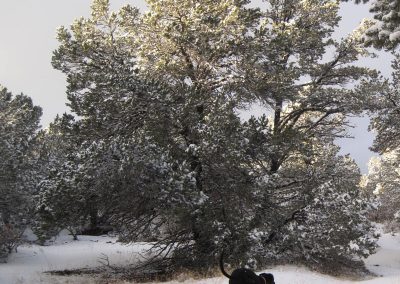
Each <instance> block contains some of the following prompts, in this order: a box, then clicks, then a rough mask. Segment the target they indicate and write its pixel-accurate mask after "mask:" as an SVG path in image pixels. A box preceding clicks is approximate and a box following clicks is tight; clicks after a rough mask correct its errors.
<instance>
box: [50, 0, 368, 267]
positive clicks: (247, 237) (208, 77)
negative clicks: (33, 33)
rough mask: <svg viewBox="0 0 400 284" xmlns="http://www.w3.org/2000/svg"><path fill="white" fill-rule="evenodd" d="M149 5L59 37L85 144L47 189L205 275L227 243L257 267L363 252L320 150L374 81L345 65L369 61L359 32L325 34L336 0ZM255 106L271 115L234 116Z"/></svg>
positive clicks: (349, 168)
mask: <svg viewBox="0 0 400 284" xmlns="http://www.w3.org/2000/svg"><path fill="white" fill-rule="evenodd" d="M148 3H149V11H148V12H147V13H145V14H144V15H139V13H138V11H137V10H136V9H134V8H131V7H130V6H126V7H124V8H122V9H121V10H120V11H119V12H118V13H111V12H110V11H109V5H108V1H106V0H96V1H94V2H93V5H92V16H91V18H89V19H83V18H82V19H79V20H78V21H76V22H75V23H74V24H73V25H72V26H71V29H70V30H68V29H66V28H61V29H60V30H59V34H58V38H59V41H60V47H59V48H58V49H57V50H56V51H55V53H54V57H53V65H54V67H55V68H56V69H59V70H61V71H62V72H64V73H65V74H66V75H67V78H68V98H69V101H70V104H69V105H70V107H71V110H72V112H73V113H75V114H76V115H78V116H79V117H80V119H79V120H77V122H76V126H77V128H78V129H79V135H78V136H79V138H78V140H79V141H81V142H80V147H79V149H77V150H76V151H74V152H73V153H72V154H71V157H72V160H71V161H73V163H72V164H65V165H66V166H67V165H68V166H69V168H67V167H64V168H65V171H62V172H61V173H60V174H59V175H58V177H59V178H56V179H55V180H54V181H55V182H51V183H50V186H49V187H48V188H49V189H50V190H49V194H48V196H52V194H53V193H54V196H57V194H64V192H66V196H67V197H68V196H72V197H73V198H72V199H71V200H69V201H68V202H66V203H65V204H69V203H70V202H72V200H73V199H74V198H76V197H75V196H74V194H76V196H78V197H79V200H90V199H91V198H92V197H93V200H95V201H94V203H95V204H96V205H97V206H99V207H98V208H97V211H98V212H100V211H104V212H108V214H109V217H110V220H112V222H113V224H114V225H115V226H116V227H117V228H118V229H119V230H120V233H121V236H122V238H123V239H124V240H125V241H136V240H138V239H140V238H143V237H145V238H150V239H152V240H155V241H156V242H155V249H157V252H158V253H159V254H158V255H159V256H162V259H161V260H162V261H165V263H166V264H167V265H169V268H182V267H186V268H195V269H207V268H209V267H211V266H212V265H213V261H214V259H215V255H216V254H218V253H219V252H220V251H221V249H222V248H223V247H225V249H226V250H229V251H230V254H231V255H230V258H229V259H230V260H232V261H236V262H237V263H238V262H241V261H243V264H249V265H253V266H256V265H263V264H265V263H267V262H268V261H270V260H271V255H270V254H267V253H266V251H271V252H274V255H275V257H274V258H273V260H279V261H288V260H289V259H295V260H297V261H302V262H304V263H309V262H308V261H309V260H310V259H314V260H316V261H317V262H318V263H319V264H321V265H322V264H323V263H324V262H325V263H327V262H328V263H332V262H334V261H335V259H336V260H337V259H340V258H341V259H342V260H344V259H345V260H346V261H347V262H346V263H348V262H351V260H352V258H353V257H356V256H363V255H366V254H367V253H369V252H371V251H372V250H373V247H374V243H373V236H372V231H371V228H370V224H369V223H368V221H367V220H366V219H365V218H362V213H364V210H365V202H364V201H362V200H361V201H360V200H359V199H358V193H357V188H358V187H357V181H358V179H359V174H358V172H357V171H356V170H355V168H354V164H353V163H351V162H349V161H348V160H347V159H345V158H336V157H335V155H336V154H337V151H336V150H335V148H334V147H332V146H326V148H324V147H323V146H321V145H324V144H327V145H331V144H332V141H333V140H334V138H336V137H341V136H345V131H344V129H345V128H344V127H345V125H346V124H347V121H346V118H347V116H348V115H354V114H359V113H361V112H362V111H363V110H365V108H366V105H365V103H364V102H365V101H366V100H367V99H368V98H369V95H370V93H371V92H373V91H374V89H373V88H372V84H369V83H367V81H370V80H372V83H374V82H375V81H374V80H373V79H375V77H376V72H375V71H373V70H370V69H367V68H361V67H356V66H353V65H352V64H353V63H354V62H355V61H356V60H357V59H358V58H359V57H360V56H363V55H368V52H367V51H366V50H365V49H364V48H363V47H362V46H361V44H360V43H361V41H360V34H362V32H363V30H362V29H360V30H358V31H356V32H355V33H354V34H352V35H350V36H349V37H348V38H347V39H345V40H343V41H341V42H335V41H334V40H333V39H332V38H331V35H332V33H333V31H334V28H335V27H336V26H337V23H338V21H339V17H338V15H337V11H338V8H339V4H338V2H337V1H328V0H326V1H313V0H309V1H268V3H267V4H265V5H266V9H265V11H264V12H261V11H260V10H258V9H248V8H247V7H246V4H247V1H230V0H220V1H217V2H215V1H207V0H204V1H200V2H199V1H184V2H180V3H178V2H177V1H172V0H162V1H161V0H160V1H148ZM328 49H333V50H334V51H335V52H334V55H333V56H332V57H331V58H329V56H328V52H327V50H328ZM150 79H151V80H150ZM254 102H261V104H262V105H263V106H264V107H265V108H266V109H269V110H270V111H268V112H267V111H266V115H265V116H264V117H262V118H260V119H255V118H252V119H251V120H249V121H247V122H245V123H243V122H241V121H240V119H239V117H238V114H237V109H238V108H240V107H241V106H242V105H243V104H244V103H249V104H252V103H254ZM324 155H327V156H328V159H326V160H324V159H323V158H322V157H324ZM335 163H337V164H339V168H337V169H336V168H334V167H333V165H334V164H335ZM69 173H72V174H71V176H70V175H69ZM335 175H337V176H338V178H336V179H335V178H334V177H333V176H335ZM64 182H67V183H66V184H67V185H66V186H64V184H65V183H64ZM64 188H65V190H64ZM59 189H62V190H61V191H59ZM58 191H59V192H60V193H58ZM67 191H68V192H67ZM82 196H84V197H83V198H81V197H82ZM321 196H324V199H325V200H326V203H321V202H320V200H322V198H321ZM337 197H341V199H340V200H339V201H337V200H336V198H337ZM342 197H343V198H342ZM51 203H52V202H51ZM85 204H86V203H85ZM133 205H134V206H133ZM82 206H87V205H83V204H82ZM89 207H90V206H89ZM132 207H133V208H132ZM339 207H340V208H343V209H344V212H343V214H341V215H340V216H338V215H337V208H339ZM322 213H323V216H324V219H323V222H322V223H320V222H317V221H316V216H318V214H322ZM83 215H84V214H83V213H82V214H81V216H83ZM336 217H337V218H336ZM75 220H78V219H77V218H75ZM346 222H347V223H348V222H353V223H354V224H357V225H355V226H354V227H355V228H353V227H349V226H348V225H346V224H347V223H346ZM302 224H307V225H308V226H309V228H308V229H310V231H306V230H307V229H306V228H304V227H302ZM330 226H332V227H334V228H335V229H337V230H336V231H331V232H330V233H329V234H328V236H329V239H328V240H327V238H325V236H324V235H323V234H321V230H325V229H326V228H328V227H330ZM335 232H338V234H340V235H341V236H342V235H346V233H347V234H348V235H347V237H346V238H344V237H343V238H340V239H339V238H336V237H335ZM305 236H307V237H308V239H306V237H305ZM309 239H313V240H315V241H316V243H318V245H317V246H316V247H315V249H314V250H313V249H312V248H310V247H309V245H310V244H309V243H307V242H308V240H309ZM325 244H326V247H325ZM335 253H336V254H335ZM335 255H336V256H338V257H337V258H335ZM238 264H239V263H238Z"/></svg>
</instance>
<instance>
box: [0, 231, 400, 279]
mask: <svg viewBox="0 0 400 284" xmlns="http://www.w3.org/2000/svg"><path fill="white" fill-rule="evenodd" d="M79 239H80V240H79V241H72V240H71V238H70V237H69V236H63V237H59V238H58V239H57V241H56V242H55V243H54V244H53V245H51V246H44V247H41V246H37V245H30V246H27V245H26V246H21V247H19V249H18V253H15V254H12V255H11V256H10V258H9V261H8V263H4V264H0V284H36V283H43V284H67V283H68V284H83V283H85V284H95V283H115V282H108V281H107V280H106V279H97V280H95V279H91V278H84V277H77V276H71V277H63V276H52V275H47V274H43V273H42V272H43V271H48V270H63V269H74V268H82V267H96V266H99V265H100V261H101V259H102V258H104V256H105V255H107V256H108V258H109V261H110V264H112V265H117V264H126V263H133V262H134V261H135V260H136V259H138V257H139V252H140V251H143V249H146V245H145V244H136V245H130V246H126V245H122V244H120V243H117V242H116V239H115V238H112V237H108V236H100V237H91V236H80V237H79ZM379 245H380V248H379V249H378V252H377V253H376V254H375V255H373V256H371V257H369V258H368V259H367V260H366V263H367V266H368V268H369V269H370V270H371V271H373V272H374V273H376V274H377V275H380V276H378V277H374V278H369V279H365V280H363V281H351V280H346V279H339V278H333V277H330V276H326V275H322V274H319V273H315V272H311V271H309V270H307V269H305V268H301V267H294V266H279V267H275V268H273V269H271V270H269V271H268V272H272V273H273V274H274V275H275V282H276V283H277V284H316V283H321V284H335V283H362V284H364V283H365V284H381V283H382V284H396V283H399V284H400V236H398V235H396V236H392V235H390V234H383V235H382V237H381V239H380V241H379ZM122 283H128V282H123V281H122V282H118V284H122ZM168 283H170V284H172V283H185V284H187V283H194V284H223V283H228V281H227V279H226V278H224V277H216V278H210V279H204V280H193V279H179V280H177V281H172V282H168Z"/></svg>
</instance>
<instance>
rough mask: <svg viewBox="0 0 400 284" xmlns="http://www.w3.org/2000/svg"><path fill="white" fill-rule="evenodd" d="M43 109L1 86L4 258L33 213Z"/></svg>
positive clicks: (0, 253) (0, 238)
mask: <svg viewBox="0 0 400 284" xmlns="http://www.w3.org/2000/svg"><path fill="white" fill-rule="evenodd" d="M41 114H42V110H41V108H40V107H38V106H34V105H33V103H32V100H31V98H29V97H28V96H25V95H23V94H20V95H17V96H13V95H12V94H11V93H10V92H8V91H7V89H6V88H4V87H1V86H0V156H1V161H0V196H1V197H0V257H1V258H3V257H5V256H6V255H7V254H8V253H10V252H11V251H12V249H14V248H16V247H17V245H18V244H19V242H20V239H21V236H22V233H23V232H24V230H25V228H26V226H27V225H28V224H29V222H30V219H31V214H32V212H33V204H32V202H31V200H32V195H33V193H34V191H35V185H36V181H37V180H36V176H35V167H34V165H35V158H36V155H35V148H34V142H35V136H36V134H37V131H38V129H39V120H40V116H41Z"/></svg>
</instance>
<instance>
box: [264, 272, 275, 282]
mask: <svg viewBox="0 0 400 284" xmlns="http://www.w3.org/2000/svg"><path fill="white" fill-rule="evenodd" d="M260 277H262V278H264V280H265V284H275V281H274V275H272V274H271V273H261V274H260Z"/></svg>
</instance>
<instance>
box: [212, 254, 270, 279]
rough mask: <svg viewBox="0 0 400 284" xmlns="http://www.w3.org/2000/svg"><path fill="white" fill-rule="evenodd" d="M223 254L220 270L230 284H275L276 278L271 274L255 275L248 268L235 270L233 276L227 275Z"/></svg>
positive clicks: (220, 260)
mask: <svg viewBox="0 0 400 284" xmlns="http://www.w3.org/2000/svg"><path fill="white" fill-rule="evenodd" d="M222 258H223V254H221V257H220V259H219V268H220V269H221V272H222V274H224V275H225V276H226V277H228V278H229V284H275V281H274V276H273V275H272V274H271V273H261V274H260V275H257V274H255V273H254V272H253V271H251V270H250V269H247V268H238V269H235V270H234V271H233V272H232V274H231V275H229V274H228V273H226V271H225V269H224V264H223V261H222Z"/></svg>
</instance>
